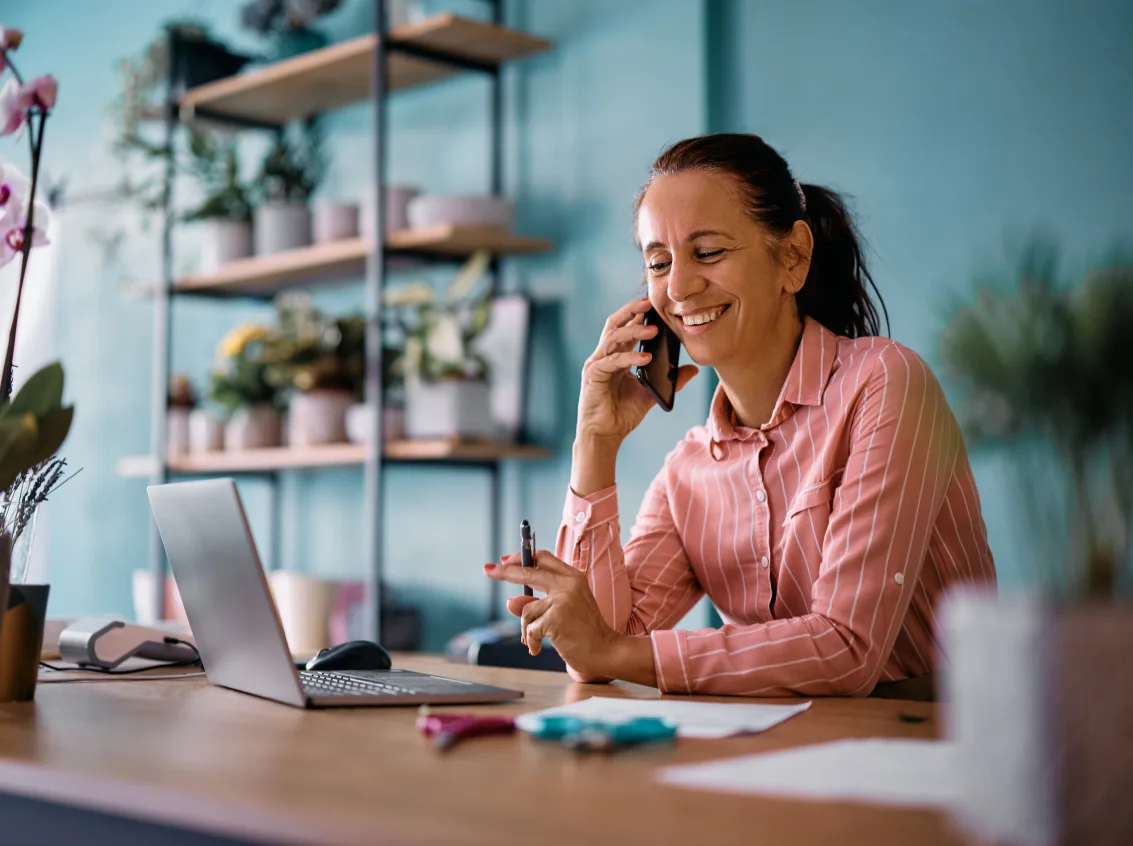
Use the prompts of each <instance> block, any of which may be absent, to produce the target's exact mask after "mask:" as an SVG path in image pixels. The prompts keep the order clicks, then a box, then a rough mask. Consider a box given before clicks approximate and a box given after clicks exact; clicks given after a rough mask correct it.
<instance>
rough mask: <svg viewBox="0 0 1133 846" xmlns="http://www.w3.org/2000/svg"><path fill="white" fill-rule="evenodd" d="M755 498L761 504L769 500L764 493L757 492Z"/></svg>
mask: <svg viewBox="0 0 1133 846" xmlns="http://www.w3.org/2000/svg"><path fill="white" fill-rule="evenodd" d="M755 498H756V499H758V500H759V501H760V502H763V501H764V500H766V499H767V494H765V493H764V492H763V491H756V492H755Z"/></svg>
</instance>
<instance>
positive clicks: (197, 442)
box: [189, 408, 224, 453]
mask: <svg viewBox="0 0 1133 846" xmlns="http://www.w3.org/2000/svg"><path fill="white" fill-rule="evenodd" d="M222 449H224V423H223V422H222V421H220V420H218V419H217V418H216V417H215V416H214V415H213V414H212V413H211V412H208V411H205V410H204V409H201V408H198V409H195V410H193V411H191V412H189V452H191V453H200V452H220V451H221V450H222Z"/></svg>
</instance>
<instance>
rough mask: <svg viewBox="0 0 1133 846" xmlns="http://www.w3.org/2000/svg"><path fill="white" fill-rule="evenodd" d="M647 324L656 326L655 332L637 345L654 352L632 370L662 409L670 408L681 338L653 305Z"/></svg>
mask: <svg viewBox="0 0 1133 846" xmlns="http://www.w3.org/2000/svg"><path fill="white" fill-rule="evenodd" d="M645 325H646V326H656V327H657V334H656V335H654V336H653V337H652V338H646V339H645V340H644V341H642V342H641V343H640V344H638V345H637V351H638V352H646V353H649V354H650V355H651V356H653V358H652V359H650V361H649V363H648V364H646V365H645V366H644V367H642V366H641V365H635V366H634V368H633V373H634V375H635V376H637V381H639V382H640V383H641V384H643V385H644V386H645V387H646V388H648V389H649V392H650V393H651V394H653V398H654V399H655V400H656V401H657V405H659V406H661V408H663V409H664V410H665V411H672V410H673V400H675V399H676V396H677V361H678V359H679V358H680V354H681V342H680V340H679V339H678V338H677V336H676V335H675V334H674V333H673V330H671V329H670V328H669V327H668V325H667V324H666V323H665V321H664V320H662V319H661V315H659V314H658V313H657V311H656V309H649V312H648V313H647V314H646V315H645Z"/></svg>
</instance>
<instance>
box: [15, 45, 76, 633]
mask: <svg viewBox="0 0 1133 846" xmlns="http://www.w3.org/2000/svg"><path fill="white" fill-rule="evenodd" d="M22 41H23V33H21V32H20V31H18V30H15V29H8V28H4V27H0V76H3V75H7V76H8V79H7V81H6V82H5V83H4V86H3V88H0V135H15V136H16V140H19V141H25V140H26V143H27V146H28V152H29V158H30V160H31V178H30V179H29V178H28V177H26V176H24V174H22V173H21V172H20V171H19V169H18V168H16V167H15V166H14V165H12V164H11V163H10V162H7V161H0V265H5V264H8V263H9V262H12V261H15V260H17V259H18V260H19V262H20V274H19V281H18V282H17V287H16V296H15V304H14V307H13V309H12V318H11V322H10V323H9V326H8V339H7V347H6V349H5V353H4V363H3V369H2V371H0V492H2V494H0V497H2V500H3V503H4V505H3V509H4V510H3V526H2V527H0V566H2V568H3V572H0V593H3V592H4V590H5V589H6V586H7V584H8V580H9V579H8V577H9V568H10V567H12V565H13V564H14V567H12V571H13V576H14V578H13V579H12V581H13V582H15V583H18V582H20V581H22V580H23V578H24V575H25V568H26V564H27V554H28V549H29V547H30V535H31V532H30V528H29V527H30V526H32V525H33V523H32V519H33V517H34V515H35V513H36V511H37V509H38V507H39V506H40V505H41V504H42V503H43V502H44V501H45V500H46V499H47V496H48V495H49V494H50V493H52V492H53V491H54V490H55V489H57V488H58V486H59V485H60V484H61V483H62V482H63V480H64V472H65V467H66V461H64V460H63V459H61V458H57V457H56V452H57V451H58V450H59V448H60V447H61V446H62V445H63V441H64V440H65V439H66V437H67V433H68V432H69V431H70V428H71V421H72V419H73V417H74V408H73V407H72V406H65V405H64V404H63V367H62V366H61V365H60V364H51V365H48V366H47V367H45V368H43V369H42V370H40V371H38V372H36V373H34V374H32V375H31V376H30V377H29V378H28V379H27V381H26V382H25V383H24V385H23V387H22V388H21V389H20V390H19V391H18V392H15V393H14V387H15V384H14V383H15V373H16V363H15V360H14V359H15V351H16V337H17V329H18V327H19V320H20V308H21V305H22V304H23V294H24V282H25V280H26V278H27V269H28V263H29V261H30V259H31V253H32V248H33V247H36V246H40V245H44V244H47V243H48V240H47V231H48V227H49V221H48V209H47V206H46V205H45V204H44V203H42V202H41V201H39V200H37V197H36V194H37V190H38V188H39V177H40V165H41V160H42V155H43V133H44V128H45V126H46V123H47V118H48V115H49V114H50V113H51V110H52V109H53V108H54V107H55V101H56V97H57V94H58V84H57V82H56V80H55V78H54V77H52V76H39V77H36V78H35V79H30V80H29V79H26V78H25V77H24V76H23V75H22V74H21V73H20V72H19V70H18V68H17V67H16V64H15V63H14V62H13V56H12V54H13V52H14V51H16V50H17V49H18V48H19V46H20V44H21V43H22ZM13 394H14V395H13ZM16 540H24V543H23V544H21V549H22V551H21V549H17V550H16V553H15V556H14V557H15V561H14V562H13V560H12V559H13V547H12V544H13V542H14V541H16ZM44 590H46V588H44ZM7 605H8V599H7V598H6V597H4V596H0V613H3V610H4V608H5V607H6V606H7ZM0 636H2V635H0Z"/></svg>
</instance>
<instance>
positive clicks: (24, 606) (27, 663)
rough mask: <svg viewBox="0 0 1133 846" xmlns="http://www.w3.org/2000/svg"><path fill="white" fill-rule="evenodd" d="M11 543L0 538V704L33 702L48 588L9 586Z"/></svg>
mask: <svg viewBox="0 0 1133 846" xmlns="http://www.w3.org/2000/svg"><path fill="white" fill-rule="evenodd" d="M11 572H12V539H11V535H9V534H8V533H7V532H5V533H4V534H3V535H0V702H30V701H31V700H32V699H34V698H35V685H36V680H37V679H38V677H39V656H40V655H42V654H43V625H44V622H45V621H46V619H47V595H48V593H49V592H50V587H49V586H48V585H22V584H10V583H9V576H10V574H11Z"/></svg>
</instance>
